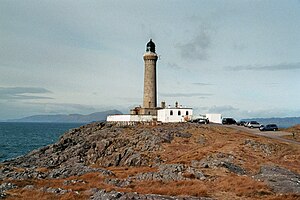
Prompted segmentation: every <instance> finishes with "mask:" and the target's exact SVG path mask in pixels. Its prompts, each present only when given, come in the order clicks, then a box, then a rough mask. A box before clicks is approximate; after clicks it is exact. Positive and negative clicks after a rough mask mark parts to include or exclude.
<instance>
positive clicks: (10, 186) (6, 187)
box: [0, 182, 17, 199]
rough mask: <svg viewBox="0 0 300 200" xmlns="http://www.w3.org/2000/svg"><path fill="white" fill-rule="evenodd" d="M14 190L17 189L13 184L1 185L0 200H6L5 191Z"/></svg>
mask: <svg viewBox="0 0 300 200" xmlns="http://www.w3.org/2000/svg"><path fill="white" fill-rule="evenodd" d="M14 188H17V186H16V185H15V184H13V183H10V182H5V183H2V184H1V185H0V198H1V199H2V198H6V196H7V194H6V191H7V190H11V189H14Z"/></svg>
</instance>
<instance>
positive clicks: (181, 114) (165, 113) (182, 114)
mask: <svg viewBox="0 0 300 200" xmlns="http://www.w3.org/2000/svg"><path fill="white" fill-rule="evenodd" d="M192 115H193V109H192V108H181V107H174V108H163V109H160V110H158V111H157V121H159V122H163V123H166V122H187V121H189V120H190V119H191V118H192Z"/></svg>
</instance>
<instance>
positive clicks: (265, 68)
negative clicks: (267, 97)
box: [225, 62, 300, 71]
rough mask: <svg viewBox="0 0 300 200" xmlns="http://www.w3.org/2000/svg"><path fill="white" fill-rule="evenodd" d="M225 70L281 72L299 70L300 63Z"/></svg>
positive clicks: (249, 66) (237, 67) (239, 67)
mask: <svg viewBox="0 0 300 200" xmlns="http://www.w3.org/2000/svg"><path fill="white" fill-rule="evenodd" d="M225 70H231V71H243V70H248V71H282V70H300V62H296V63H282V64H278V65H266V66H253V65H245V66H228V67H225Z"/></svg>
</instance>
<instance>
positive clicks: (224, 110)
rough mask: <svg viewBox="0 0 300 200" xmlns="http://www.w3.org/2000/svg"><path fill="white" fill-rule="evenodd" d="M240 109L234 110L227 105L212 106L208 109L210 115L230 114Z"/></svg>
mask: <svg viewBox="0 0 300 200" xmlns="http://www.w3.org/2000/svg"><path fill="white" fill-rule="evenodd" d="M238 110H239V109H238V108H234V107H232V106H230V105H225V106H212V107H210V108H208V110H207V111H208V112H209V113H229V112H235V111H238Z"/></svg>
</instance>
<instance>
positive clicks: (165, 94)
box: [160, 93, 212, 97]
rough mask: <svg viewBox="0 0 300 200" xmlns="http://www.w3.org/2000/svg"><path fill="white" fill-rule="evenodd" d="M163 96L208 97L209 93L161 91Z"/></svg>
mask: <svg viewBox="0 0 300 200" xmlns="http://www.w3.org/2000/svg"><path fill="white" fill-rule="evenodd" d="M160 95H161V96H163V97H208V96H212V94H209V93H160Z"/></svg>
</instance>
